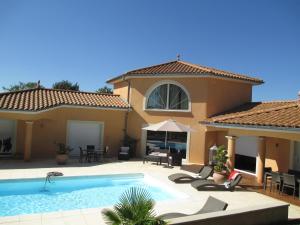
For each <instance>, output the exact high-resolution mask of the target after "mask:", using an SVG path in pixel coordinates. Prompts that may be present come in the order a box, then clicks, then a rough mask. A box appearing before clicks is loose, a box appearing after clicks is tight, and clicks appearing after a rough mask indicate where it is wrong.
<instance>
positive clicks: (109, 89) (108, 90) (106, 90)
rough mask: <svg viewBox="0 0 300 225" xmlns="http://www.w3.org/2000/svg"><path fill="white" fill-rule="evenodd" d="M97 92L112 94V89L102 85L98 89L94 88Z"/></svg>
mask: <svg viewBox="0 0 300 225" xmlns="http://www.w3.org/2000/svg"><path fill="white" fill-rule="evenodd" d="M96 92H97V93H105V94H112V93H113V91H112V89H111V88H109V87H107V86H104V87H102V88H99V89H98V90H96Z"/></svg>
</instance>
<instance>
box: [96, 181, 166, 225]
mask: <svg viewBox="0 0 300 225" xmlns="http://www.w3.org/2000/svg"><path fill="white" fill-rule="evenodd" d="M154 204H155V203H154V200H153V199H152V198H151V196H150V194H149V192H147V191H146V190H145V189H143V188H138V187H132V188H130V189H129V190H127V191H125V192H124V193H123V194H122V195H121V197H120V200H119V202H118V203H117V204H116V205H115V206H114V208H113V209H112V210H110V209H104V210H103V211H102V214H103V216H104V218H105V221H106V223H107V224H111V225H165V224H167V223H166V222H165V221H163V220H162V219H160V218H159V217H156V216H155V213H154Z"/></svg>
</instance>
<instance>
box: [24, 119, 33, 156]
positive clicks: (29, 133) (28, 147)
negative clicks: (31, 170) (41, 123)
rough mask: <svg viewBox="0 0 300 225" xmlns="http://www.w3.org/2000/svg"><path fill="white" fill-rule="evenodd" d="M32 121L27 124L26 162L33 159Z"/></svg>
mask: <svg viewBox="0 0 300 225" xmlns="http://www.w3.org/2000/svg"><path fill="white" fill-rule="evenodd" d="M32 127H33V122H32V121H26V122H25V145H24V161H26V162H28V161H30V159H31V145H32Z"/></svg>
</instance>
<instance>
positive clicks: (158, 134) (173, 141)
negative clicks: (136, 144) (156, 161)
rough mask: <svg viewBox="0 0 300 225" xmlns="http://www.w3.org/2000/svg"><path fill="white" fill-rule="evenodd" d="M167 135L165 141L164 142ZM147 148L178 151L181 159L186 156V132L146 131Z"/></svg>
mask: <svg viewBox="0 0 300 225" xmlns="http://www.w3.org/2000/svg"><path fill="white" fill-rule="evenodd" d="M166 135H167V142H166ZM146 146H147V149H160V150H162V149H166V150H165V151H167V150H168V149H170V151H171V153H173V152H174V153H175V152H179V153H180V154H181V155H182V158H183V159H186V158H187V133H186V132H167V133H166V132H164V131H147V139H146Z"/></svg>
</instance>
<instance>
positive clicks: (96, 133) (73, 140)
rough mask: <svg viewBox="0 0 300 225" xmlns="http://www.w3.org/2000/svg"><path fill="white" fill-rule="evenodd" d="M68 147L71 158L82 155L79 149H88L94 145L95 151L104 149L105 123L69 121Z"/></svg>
mask: <svg viewBox="0 0 300 225" xmlns="http://www.w3.org/2000/svg"><path fill="white" fill-rule="evenodd" d="M67 129H68V131H67V134H68V135H67V145H68V146H70V147H71V148H72V149H73V151H71V153H70V155H71V156H78V155H79V154H80V151H79V147H81V148H83V149H86V146H87V145H94V146H95V149H102V147H103V123H101V122H94V121H68V128H67Z"/></svg>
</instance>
